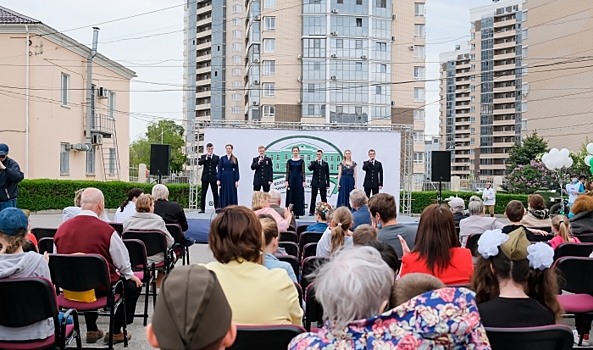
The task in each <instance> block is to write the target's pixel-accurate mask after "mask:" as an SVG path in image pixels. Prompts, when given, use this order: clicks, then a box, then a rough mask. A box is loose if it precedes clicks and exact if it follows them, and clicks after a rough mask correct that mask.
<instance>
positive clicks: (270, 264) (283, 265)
mask: <svg viewBox="0 0 593 350" xmlns="http://www.w3.org/2000/svg"><path fill="white" fill-rule="evenodd" d="M264 266H265V267H267V268H268V270H271V269H284V270H286V273H288V277H290V279H291V280H292V281H293V282H296V281H297V278H296V275H295V274H294V270H293V269H292V266H290V264H289V263H287V262H285V261H280V260H278V258H276V257H275V256H274V255H273V254H270V253H264Z"/></svg>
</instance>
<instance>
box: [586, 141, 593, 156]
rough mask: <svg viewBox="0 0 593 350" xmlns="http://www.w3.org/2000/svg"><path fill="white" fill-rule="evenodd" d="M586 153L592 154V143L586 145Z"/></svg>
mask: <svg viewBox="0 0 593 350" xmlns="http://www.w3.org/2000/svg"><path fill="white" fill-rule="evenodd" d="M587 152H589V153H590V154H593V142H591V143H590V144H588V145H587Z"/></svg>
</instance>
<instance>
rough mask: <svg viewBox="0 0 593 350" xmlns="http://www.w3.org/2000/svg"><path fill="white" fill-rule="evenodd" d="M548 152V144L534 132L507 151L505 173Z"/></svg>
mask: <svg viewBox="0 0 593 350" xmlns="http://www.w3.org/2000/svg"><path fill="white" fill-rule="evenodd" d="M547 150H548V142H547V141H546V140H544V138H543V137H541V136H539V135H538V134H537V131H534V132H533V133H532V134H530V135H528V136H527V137H526V138H524V139H523V140H522V141H517V142H515V144H514V145H513V147H511V149H510V151H509V159H508V160H507V173H510V172H511V171H513V169H515V168H516V167H517V166H519V165H527V164H530V162H531V161H532V160H534V159H537V158H538V156H541V155H542V153H545V152H546V151H547Z"/></svg>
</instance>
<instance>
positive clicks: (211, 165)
mask: <svg viewBox="0 0 593 350" xmlns="http://www.w3.org/2000/svg"><path fill="white" fill-rule="evenodd" d="M218 160H219V157H218V156H217V155H216V154H213V155H212V158H211V159H206V155H205V154H202V155H201V156H200V159H199V160H198V165H203V166H204V167H203V168H202V181H204V182H216V169H217V167H218Z"/></svg>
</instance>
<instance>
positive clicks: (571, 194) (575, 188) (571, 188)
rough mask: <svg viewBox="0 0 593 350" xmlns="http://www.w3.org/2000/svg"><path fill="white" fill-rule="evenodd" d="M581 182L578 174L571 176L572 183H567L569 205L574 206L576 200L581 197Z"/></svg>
mask: <svg viewBox="0 0 593 350" xmlns="http://www.w3.org/2000/svg"><path fill="white" fill-rule="evenodd" d="M580 190H581V183H580V182H579V180H578V178H577V176H576V175H573V176H571V181H570V183H567V184H566V194H568V207H569V208H570V207H572V204H573V203H574V201H575V200H576V199H577V198H578V197H579V194H580Z"/></svg>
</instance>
